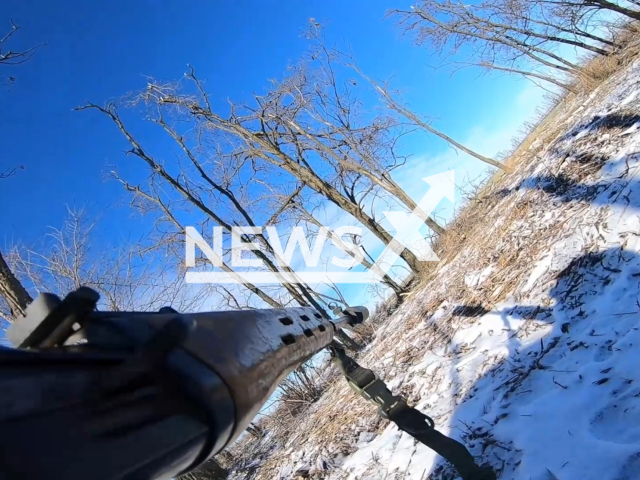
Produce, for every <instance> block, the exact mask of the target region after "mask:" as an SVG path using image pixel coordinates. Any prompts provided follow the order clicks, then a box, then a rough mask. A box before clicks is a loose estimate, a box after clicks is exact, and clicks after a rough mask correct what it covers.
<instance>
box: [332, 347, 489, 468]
mask: <svg viewBox="0 0 640 480" xmlns="http://www.w3.org/2000/svg"><path fill="white" fill-rule="evenodd" d="M329 351H330V352H331V356H332V357H333V360H334V361H335V363H336V364H337V366H338V368H339V369H340V370H341V371H342V373H343V374H344V376H345V377H346V379H347V382H348V383H349V386H350V387H351V388H352V389H353V390H354V391H355V392H356V393H358V394H359V395H361V396H362V397H364V398H365V399H367V400H369V401H370V402H372V403H374V404H375V405H377V406H378V414H379V415H380V416H381V417H383V418H386V419H388V420H391V421H392V422H394V423H395V424H396V425H397V426H398V428H399V429H400V430H402V431H403V432H406V433H408V434H409V435H411V436H412V437H413V438H415V439H416V440H418V441H419V442H420V443H422V444H424V445H426V446H427V447H429V448H430V449H432V450H433V451H435V452H436V453H437V454H438V455H441V456H442V457H444V459H445V460H447V461H448V462H449V463H450V464H451V465H453V467H454V468H455V469H456V470H457V471H458V474H459V475H460V477H462V480H496V474H495V472H494V471H493V469H491V468H490V467H487V466H478V465H477V464H476V463H475V460H474V458H473V456H472V455H471V453H469V450H467V448H466V447H465V446H464V445H463V444H461V443H460V442H458V441H456V440H454V439H453V438H449V437H447V436H446V435H443V434H442V433H440V432H439V431H437V430H436V429H435V424H434V421H433V420H432V419H431V418H430V417H429V416H427V415H425V414H424V413H422V412H420V411H419V410H416V409H415V408H413V407H410V406H409V405H408V404H407V401H406V400H405V399H404V398H403V397H401V396H398V395H393V393H391V390H389V388H388V387H387V385H386V384H385V383H384V382H383V381H382V380H380V378H378V376H377V375H376V374H375V373H373V372H372V371H371V370H369V369H368V368H364V367H362V366H360V365H359V364H358V363H357V362H356V361H355V360H354V359H353V358H351V357H350V356H348V355H347V354H346V352H345V350H344V348H343V347H342V346H341V345H340V344H338V343H337V342H333V343H332V344H331V346H330V347H329Z"/></svg>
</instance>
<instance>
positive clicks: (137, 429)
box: [0, 287, 488, 480]
mask: <svg viewBox="0 0 640 480" xmlns="http://www.w3.org/2000/svg"><path fill="white" fill-rule="evenodd" d="M98 299H99V295H98V294H97V293H96V292H95V291H93V290H91V289H89V288H87V287H81V288H79V289H78V290H76V291H74V292H71V293H70V294H68V295H67V296H66V297H65V298H64V299H63V300H61V299H60V298H58V297H57V296H55V295H52V294H42V295H40V296H39V297H38V298H37V299H36V300H35V301H34V302H33V303H32V304H31V305H30V306H29V307H28V309H27V315H26V317H25V318H23V319H21V320H19V321H17V322H15V323H14V325H12V327H11V328H10V329H9V332H8V337H9V339H10V340H11V341H12V342H13V343H14V345H17V346H18V348H17V349H8V348H0V388H1V389H2V390H1V392H2V394H1V396H0V449H1V450H2V452H3V461H2V464H1V466H0V479H17V478H20V479H21V480H47V479H53V478H55V479H58V478H64V479H65V480H86V479H92V480H115V479H123V480H125V479H126V480H151V479H158V478H172V477H175V476H177V475H181V474H184V473H187V472H189V471H191V470H193V469H195V468H197V467H198V466H200V465H202V464H203V463H204V462H206V461H207V460H208V459H209V458H210V457H212V456H213V455H215V454H216V453H218V452H220V451H221V450H223V449H224V448H225V447H226V446H228V445H229V444H230V443H231V442H233V440H234V439H236V438H237V437H238V436H239V435H240V434H241V433H242V432H243V431H244V430H245V428H246V427H247V426H248V425H249V423H250V421H251V420H252V419H253V417H254V416H255V415H256V414H257V413H258V411H259V410H260V408H261V407H262V406H263V405H264V403H265V402H266V401H267V399H268V398H269V396H270V395H271V394H272V393H273V392H274V390H275V389H276V388H277V386H278V384H279V383H280V381H281V380H282V379H283V378H284V377H285V376H286V375H288V374H289V373H290V372H291V371H293V370H294V369H295V368H297V367H298V366H299V365H301V364H302V363H304V362H305V361H307V360H308V359H309V358H311V357H312V356H313V355H314V354H315V353H317V352H319V351H320V350H322V349H323V348H325V347H331V351H332V352H333V355H334V357H335V358H336V359H338V360H337V361H338V362H339V366H340V367H341V369H342V370H343V372H344V373H345V375H346V376H347V378H348V379H349V381H350V383H353V382H352V380H353V379H352V378H351V377H353V376H354V375H355V376H356V377H357V374H356V373H355V371H354V367H353V364H350V363H349V364H348V365H346V369H345V356H346V353H345V352H344V349H343V348H342V346H341V345H340V344H338V343H337V342H335V341H334V336H335V335H336V333H337V332H338V331H339V330H340V329H341V328H348V327H353V326H355V325H357V324H359V323H362V322H363V321H365V320H366V318H367V317H368V311H367V309H366V308H364V307H354V308H347V309H345V310H343V311H342V312H341V316H339V317H338V318H337V319H333V320H329V319H327V318H325V317H323V316H322V315H321V314H320V313H318V312H317V311H316V310H314V309H313V308H311V307H296V308H284V309H263V310H243V311H223V312H204V313H193V314H182V313H178V312H176V311H175V310H173V309H171V308H168V307H165V308H162V309H160V311H158V312H144V313H140V312H101V311H97V310H96V305H97V302H98ZM340 359H342V360H340ZM347 363H348V362H347ZM354 363H355V362H354ZM355 365H356V366H357V367H358V368H361V367H359V365H357V364H355ZM376 380H378V381H379V379H377V377H376ZM379 382H380V381H379ZM369 383H370V382H369ZM368 385H369V384H367V385H361V387H363V388H361V390H362V392H365V391H368V389H369V386H368ZM376 385H378V387H377V388H378V389H379V384H376ZM382 385H384V384H382ZM362 392H361V393H362ZM363 394H364V393H363ZM394 398H400V397H394ZM373 401H375V398H374V399H373ZM396 403H397V402H396ZM404 405H406V402H405V403H404ZM407 408H409V409H410V410H414V409H411V408H410V407H407ZM396 410H398V409H397V408H396ZM400 410H403V409H402V408H401V409H400ZM394 411H395V410H394ZM414 411H415V410H414ZM396 416H397V415H396ZM389 418H391V417H389ZM391 419H392V420H393V418H391ZM394 421H395V420H394ZM399 425H400V424H399ZM405 431H408V430H405ZM408 433H409V434H412V433H411V432H409V431H408ZM414 436H415V435H414ZM416 438H417V439H418V440H420V441H424V440H421V439H420V438H418V437H417V436H416ZM445 438H446V437H445ZM449 440H451V439H449ZM451 441H452V442H455V441H454V440H451ZM455 443H457V442H455ZM459 445H460V446H461V447H462V448H463V449H464V450H465V452H466V449H465V448H464V447H463V446H462V445H461V444H459ZM467 455H468V456H469V457H470V458H471V463H472V464H473V466H474V467H475V464H474V463H473V457H471V456H470V454H468V452H467ZM467 463H468V459H467ZM454 464H455V463H454ZM476 468H478V467H476ZM469 478H472V477H469ZM477 478H478V479H479V478H480V477H477ZM487 478H488V477H487Z"/></svg>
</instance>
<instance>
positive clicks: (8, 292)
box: [0, 252, 33, 319]
mask: <svg viewBox="0 0 640 480" xmlns="http://www.w3.org/2000/svg"><path fill="white" fill-rule="evenodd" d="M0 296H1V297H2V298H4V299H5V301H6V302H7V304H8V305H9V309H10V310H11V316H12V317H13V319H16V318H18V317H20V316H24V315H25V312H26V310H27V305H29V304H30V303H31V301H32V300H33V299H32V298H31V295H29V292H27V289H26V288H24V286H23V285H22V284H21V283H20V281H19V280H18V279H17V278H16V276H15V275H14V274H13V272H12V271H11V269H10V268H9V265H7V262H5V260H4V257H3V256H2V252H0Z"/></svg>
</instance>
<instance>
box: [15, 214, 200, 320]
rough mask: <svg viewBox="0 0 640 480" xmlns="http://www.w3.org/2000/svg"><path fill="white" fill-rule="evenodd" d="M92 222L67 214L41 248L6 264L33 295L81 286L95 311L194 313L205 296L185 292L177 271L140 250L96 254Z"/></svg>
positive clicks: (103, 248) (20, 251)
mask: <svg viewBox="0 0 640 480" xmlns="http://www.w3.org/2000/svg"><path fill="white" fill-rule="evenodd" d="M95 227H96V221H95V220H90V219H89V215H88V214H87V213H86V212H83V211H74V210H69V211H68V216H67V218H66V220H65V221H64V223H63V225H62V227H61V228H51V229H50V232H49V234H47V235H46V236H45V237H44V240H43V242H42V244H39V245H37V246H35V247H31V248H27V247H24V246H22V247H20V246H15V247H14V248H13V249H12V250H11V251H10V253H9V256H8V259H9V262H10V263H11V265H12V267H13V271H14V272H16V275H17V276H18V277H20V278H21V279H23V280H25V281H26V283H27V284H29V285H30V286H31V287H32V289H33V291H34V292H38V293H39V292H52V293H57V294H59V295H61V296H64V295H66V294H67V293H68V292H70V291H72V290H75V289H77V288H79V287H81V286H87V287H90V288H93V289H94V290H96V291H97V292H98V293H100V296H101V300H100V302H101V303H100V305H101V307H102V308H105V309H107V310H111V311H133V310H142V311H145V310H157V309H158V308H160V307H162V306H166V305H171V306H172V307H173V308H175V309H177V310H182V311H193V310H197V309H198V308H200V307H201V306H202V305H203V304H204V302H205V301H206V295H205V293H206V292H203V291H198V290H196V289H186V288H185V285H184V282H183V281H182V280H183V278H182V276H181V275H180V272H179V271H176V270H175V269H172V268H169V267H167V266H163V265H162V264H160V262H154V261H152V259H151V258H146V259H143V258H141V257H140V255H139V253H138V252H139V249H140V245H137V244H135V245H130V246H117V247H109V246H107V245H104V244H101V245H100V248H99V249H98V248H96V247H95V245H96V242H95V237H96V233H95V231H94V229H95Z"/></svg>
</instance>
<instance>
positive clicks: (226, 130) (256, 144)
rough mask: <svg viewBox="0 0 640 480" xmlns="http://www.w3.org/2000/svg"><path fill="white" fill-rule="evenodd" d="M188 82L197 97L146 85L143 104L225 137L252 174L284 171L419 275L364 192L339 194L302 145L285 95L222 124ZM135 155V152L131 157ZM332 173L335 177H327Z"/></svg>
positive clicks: (276, 94) (318, 155)
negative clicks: (365, 200) (170, 111)
mask: <svg viewBox="0 0 640 480" xmlns="http://www.w3.org/2000/svg"><path fill="white" fill-rule="evenodd" d="M187 78H188V79H190V80H192V82H193V83H194V85H195V86H196V95H189V94H180V93H177V92H176V91H175V88H174V87H172V86H166V85H158V84H150V85H149V87H148V89H147V94H146V98H147V100H148V101H151V102H153V104H154V105H156V106H160V107H162V106H172V107H173V108H174V112H177V113H178V114H184V113H186V114H187V115H188V116H189V117H190V118H191V121H192V122H193V123H194V124H195V126H194V128H195V129H196V130H197V131H198V132H204V133H206V134H208V135H211V134H212V133H217V134H220V135H222V136H226V140H228V141H229V142H231V143H232V144H233V149H234V155H233V157H228V160H231V159H232V158H235V159H240V160H241V162H242V163H243V164H246V163H249V164H251V167H252V168H253V169H254V170H256V169H264V170H267V169H270V170H269V172H270V173H271V174H273V175H277V174H278V173H277V172H278V171H280V172H286V173H288V174H290V175H291V176H293V177H294V178H295V179H297V180H299V181H300V182H302V183H304V184H306V185H308V186H309V187H310V188H311V189H312V190H313V191H315V192H317V193H318V194H320V195H321V196H323V197H325V198H327V199H328V200H329V201H330V202H332V203H334V204H335V205H336V206H338V207H339V208H341V209H343V210H344V211H345V212H347V213H349V214H351V215H352V216H353V217H354V218H355V219H356V220H358V221H360V222H361V223H362V224H363V225H364V226H365V227H366V228H368V229H369V230H370V231H371V232H372V233H374V235H376V236H377V237H378V238H379V239H380V240H381V241H382V242H383V243H384V244H385V245H390V244H391V245H392V246H393V247H395V248H396V249H397V250H398V251H401V254H400V256H401V257H402V258H403V260H405V262H407V264H408V265H409V266H410V268H411V269H412V270H413V271H420V268H421V265H420V261H419V260H418V259H417V258H416V257H415V255H414V254H413V252H411V251H410V250H404V249H403V248H402V247H401V246H400V245H399V244H397V242H396V241H395V240H393V236H392V235H391V234H390V233H389V232H387V231H386V230H385V229H384V228H383V227H382V226H381V225H380V223H379V222H378V221H377V220H376V219H375V218H373V217H371V216H370V215H369V214H368V213H367V212H366V211H365V209H363V205H362V203H361V200H362V198H363V196H364V195H366V193H367V192H364V193H362V192H357V191H349V190H348V186H347V191H340V189H339V188H340V185H341V182H340V180H339V179H337V178H336V176H338V175H339V174H340V172H337V174H336V172H335V171H334V170H333V169H332V167H331V166H330V164H328V163H327V162H326V161H323V160H324V159H323V158H322V156H323V155H324V156H325V158H326V155H327V152H323V151H322V150H319V149H317V148H316V149H314V150H310V149H309V147H308V145H307V144H305V143H304V142H303V141H302V140H303V139H304V138H305V136H304V135H300V134H299V132H297V129H296V127H294V126H292V125H291V124H290V123H289V122H287V121H283V120H285V119H286V118H287V117H288V116H289V115H288V114H287V113H286V112H285V110H289V109H290V108H291V109H293V110H296V109H298V108H299V107H298V106H296V105H293V104H292V103H291V102H290V99H289V98H288V97H287V93H286V91H284V90H282V89H278V88H276V89H274V91H272V92H270V94H269V95H267V96H264V97H256V98H255V100H256V105H255V106H254V107H239V106H235V105H234V106H232V111H231V117H230V118H228V119H225V118H224V117H222V116H221V115H220V114H218V113H216V112H214V111H213V109H212V108H211V105H210V103H209V101H208V96H207V94H206V93H205V91H204V89H203V87H202V84H201V82H200V81H199V80H198V79H197V78H196V77H195V75H194V74H193V72H191V73H190V74H188V75H187ZM240 110H242V112H241V111H240ZM186 120H188V118H187V119H186ZM210 141H211V142H212V143H213V142H215V140H210ZM136 151H137V150H136V149H135V148H134V150H133V152H134V154H135V152H136ZM274 168H275V173H274ZM331 173H333V174H336V175H335V176H331Z"/></svg>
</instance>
